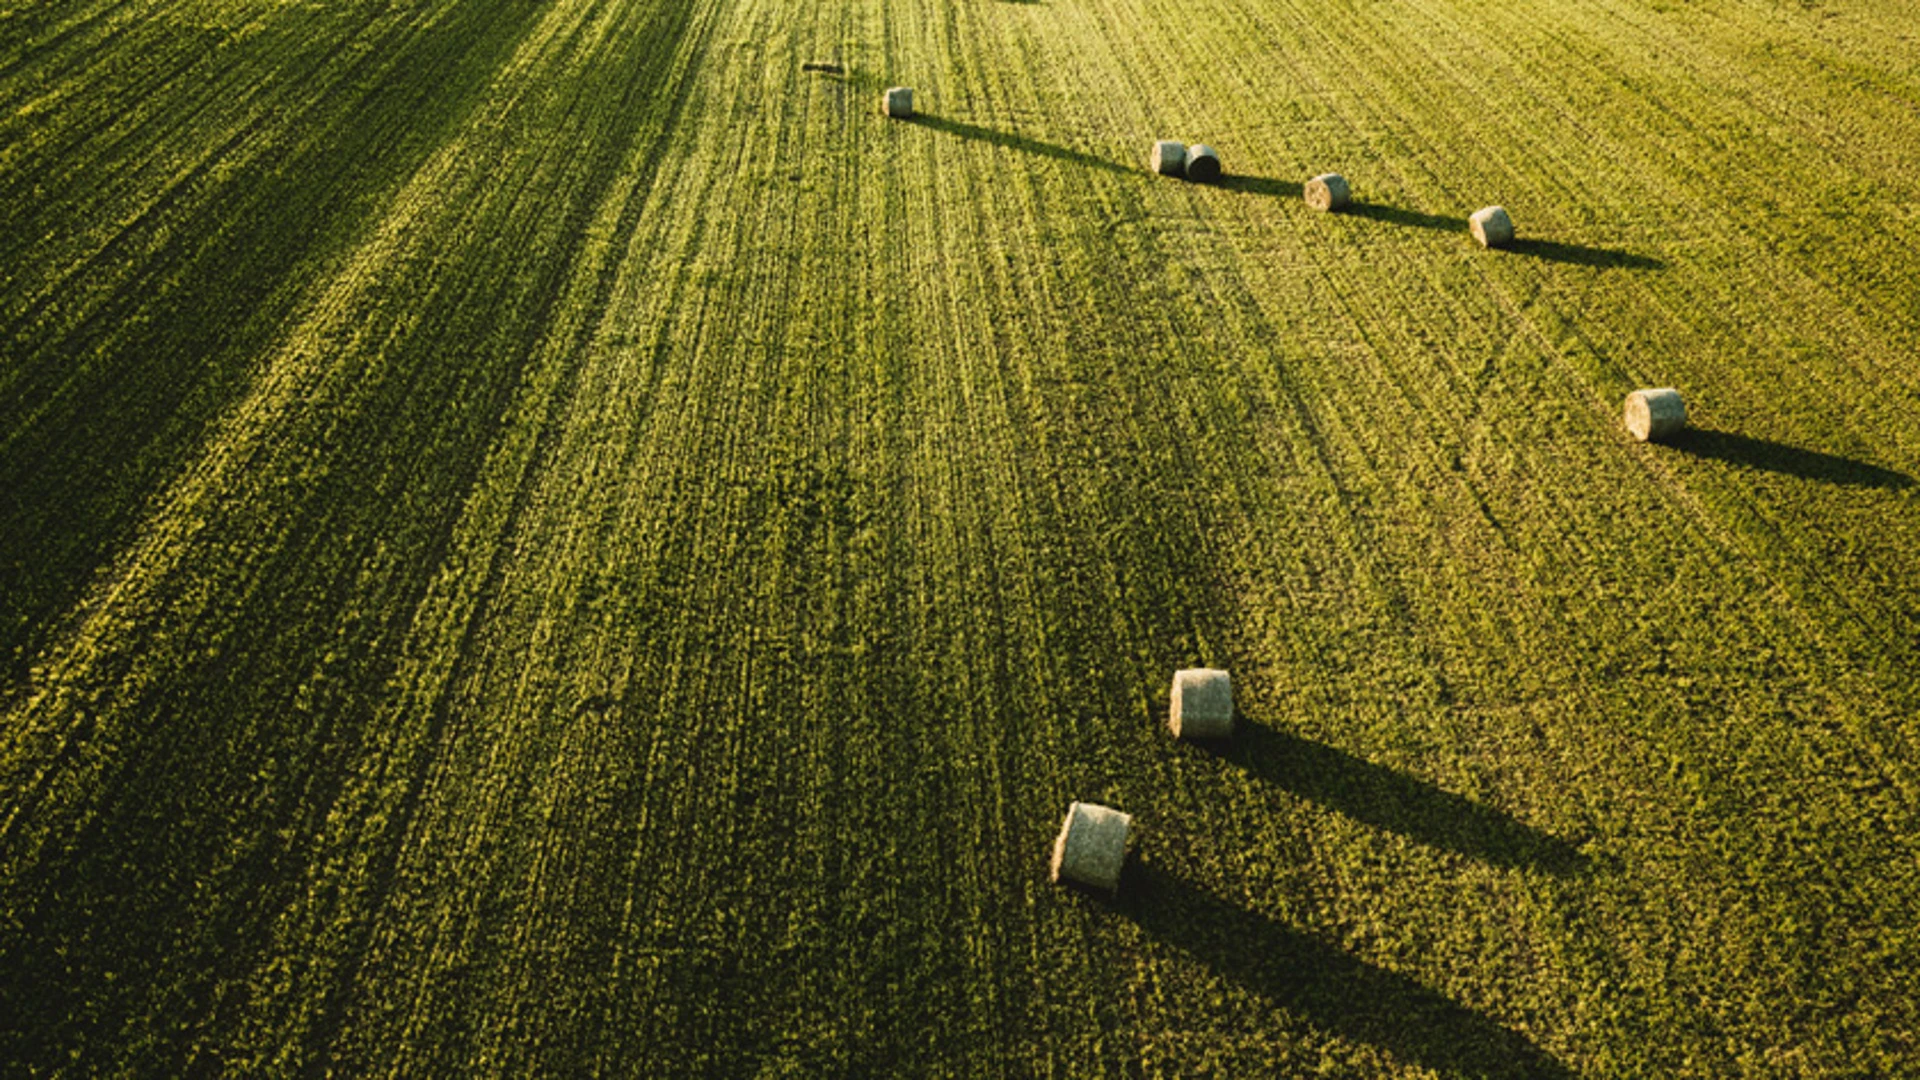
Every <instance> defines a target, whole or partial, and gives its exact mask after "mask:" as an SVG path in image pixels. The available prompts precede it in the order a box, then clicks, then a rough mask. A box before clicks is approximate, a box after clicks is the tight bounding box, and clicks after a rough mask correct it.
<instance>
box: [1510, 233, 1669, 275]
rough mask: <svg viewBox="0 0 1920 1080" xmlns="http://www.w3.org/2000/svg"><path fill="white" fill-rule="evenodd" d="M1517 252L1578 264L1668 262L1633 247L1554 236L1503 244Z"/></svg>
mask: <svg viewBox="0 0 1920 1080" xmlns="http://www.w3.org/2000/svg"><path fill="white" fill-rule="evenodd" d="M1501 250H1503V251H1511V252H1513V253H1514V254H1515V255H1526V256H1529V257H1531V258H1535V259H1545V260H1547V261H1548V262H1559V263H1572V264H1574V265H1576V266H1596V267H1602V268H1606V267H1617V268H1620V269H1624V270H1664V269H1666V268H1667V264H1666V263H1665V262H1664V261H1662V260H1660V259H1656V258H1653V257H1651V256H1648V255H1635V254H1634V253H1633V252H1631V251H1618V250H1615V249H1613V248H1599V247H1587V246H1585V245H1583V244H1562V243H1558V242H1556V241H1553V240H1515V241H1514V242H1513V243H1511V244H1508V245H1507V246H1506V247H1504V248H1502V249H1501Z"/></svg>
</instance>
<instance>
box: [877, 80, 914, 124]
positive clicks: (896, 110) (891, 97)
mask: <svg viewBox="0 0 1920 1080" xmlns="http://www.w3.org/2000/svg"><path fill="white" fill-rule="evenodd" d="M881 107H882V109H883V110H884V111H885V112H886V114H887V115H888V116H891V117H893V118H894V119H896V120H905V119H906V118H908V117H910V116H912V115H913V87H911V86H895V87H890V88H888V90H887V96H886V101H885V103H884V104H883V105H882V106H881Z"/></svg>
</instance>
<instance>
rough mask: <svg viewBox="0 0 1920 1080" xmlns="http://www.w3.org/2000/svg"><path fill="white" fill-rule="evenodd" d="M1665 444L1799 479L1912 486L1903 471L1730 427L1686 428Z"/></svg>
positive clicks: (1680, 449) (1695, 453)
mask: <svg viewBox="0 0 1920 1080" xmlns="http://www.w3.org/2000/svg"><path fill="white" fill-rule="evenodd" d="M1667 445H1669V446H1672V447H1673V448H1674V449H1675V450H1679V451H1681V452H1683V453H1687V454H1692V455H1693V456H1695V457H1703V458H1712V459H1714V460H1716V461H1725V462H1728V463H1730V464H1733V465H1744V466H1746V467H1747V468H1750V469H1763V470H1765V471H1767V472H1776V473H1783V474H1785V475H1787V476H1797V477H1799V478H1801V479H1802V480H1819V481H1821V482H1823V483H1828V484H1843V485H1847V486H1850V487H1877V488H1906V487H1912V486H1913V477H1911V476H1908V475H1907V474H1906V473H1902V472H1895V471H1894V470H1892V469H1883V468H1881V467H1880V466H1878V465H1869V464H1867V463H1866V462H1864V461H1855V460H1854V459H1853V458H1849V457H1841V456H1840V455H1839V454H1828V453H1825V452H1823V451H1819V450H1807V449H1803V448H1802V447H1798V446H1788V445H1787V444H1786V443H1779V442H1774V441H1773V440H1771V439H1756V438H1753V437H1751V436H1748V435H1736V434H1734V433H1733V432H1731V431H1713V430H1710V429H1706V428H1689V429H1687V430H1685V431H1682V432H1681V433H1680V434H1678V435H1676V436H1674V437H1673V438H1671V439H1669V440H1668V441H1667Z"/></svg>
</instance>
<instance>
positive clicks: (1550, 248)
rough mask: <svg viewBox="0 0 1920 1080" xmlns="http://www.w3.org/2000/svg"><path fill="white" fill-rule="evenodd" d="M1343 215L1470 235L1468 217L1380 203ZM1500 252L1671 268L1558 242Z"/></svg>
mask: <svg viewBox="0 0 1920 1080" xmlns="http://www.w3.org/2000/svg"><path fill="white" fill-rule="evenodd" d="M1341 213H1343V214H1346V215H1348V216H1350V217H1357V218H1366V219H1368V220H1370V221H1384V222H1386V223H1387V224H1389V225H1402V226H1405V227H1407V228H1410V229H1433V230H1435V231H1437V232H1466V231H1467V219H1466V218H1465V217H1464V216H1460V215H1443V214H1425V213H1421V212H1420V211H1418V210H1407V209H1403V208H1401V207H1398V206H1381V205H1380V204H1378V203H1353V204H1350V205H1349V206H1348V207H1347V208H1346V209H1345V210H1342V211H1341ZM1500 250H1502V251H1508V252H1512V253H1513V254H1515V255H1525V256H1528V257H1529V258H1534V259H1545V260H1546V261H1548V262H1560V263H1572V264H1574V265H1576V266H1594V267H1603V268H1604V267H1616V268H1620V269H1626V270H1664V269H1666V266H1667V264H1666V263H1665V262H1663V261H1662V260H1660V259H1656V258H1653V257H1651V256H1647V255H1636V254H1634V253H1633V252H1631V251H1619V250H1616V249H1614V248H1600V247H1588V246H1586V245H1584V244H1563V243H1560V242H1559V241H1557V240H1515V241H1514V242H1513V243H1511V244H1508V245H1506V246H1505V247H1503V248H1501V249H1500Z"/></svg>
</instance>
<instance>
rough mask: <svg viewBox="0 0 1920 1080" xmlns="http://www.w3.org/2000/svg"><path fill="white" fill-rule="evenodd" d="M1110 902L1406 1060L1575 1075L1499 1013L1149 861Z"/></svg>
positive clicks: (1327, 1023)
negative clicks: (1369, 960) (1504, 1023)
mask: <svg viewBox="0 0 1920 1080" xmlns="http://www.w3.org/2000/svg"><path fill="white" fill-rule="evenodd" d="M1113 908H1114V910H1115V911H1117V912H1118V913H1120V914H1122V915H1124V916H1126V917H1127V918H1130V919H1132V920H1133V921H1134V922H1135V923H1137V924H1139V926H1140V928H1141V929H1142V930H1144V931H1146V932H1147V933H1148V934H1151V935H1152V936H1154V937H1155V938H1158V939H1160V940H1162V941H1165V942H1167V943H1168V944H1170V945H1172V946H1174V947H1175V948H1178V949H1180V950H1181V951H1183V952H1186V953H1188V954H1190V955H1192V956H1193V957H1194V958H1195V959H1197V960H1199V961H1200V962H1201V963H1203V964H1205V965H1206V966H1207V967H1209V968H1211V969H1213V970H1214V971H1215V972H1217V973H1218V974H1219V975H1220V976H1221V977H1223V978H1226V979H1230V980H1232V981H1233V982H1235V983H1238V984H1239V985H1240V986H1242V987H1244V988H1246V989H1247V990H1248V991H1250V992H1252V993H1254V994H1257V995H1259V996H1260V997H1263V998H1265V999H1267V1000H1268V1001H1271V1002H1272V1003H1274V1004H1275V1005H1278V1006H1280V1007H1281V1008H1284V1009H1287V1010H1288V1011H1290V1012H1294V1013H1297V1014H1299V1015H1300V1016H1301V1017H1302V1018H1303V1019H1305V1020H1307V1021H1308V1022H1310V1023H1312V1024H1313V1025H1314V1026H1316V1027H1319V1028H1321V1029H1323V1030H1325V1031H1327V1032H1329V1033H1331V1034H1334V1035H1337V1036H1339V1037H1340V1038H1343V1039H1347V1040H1350V1041H1353V1042H1362V1043H1367V1044H1369V1045H1372V1046H1377V1047H1380V1048H1381V1049H1383V1050H1386V1051H1387V1052H1388V1053H1390V1054H1392V1055H1393V1056H1394V1057H1396V1058H1399V1059H1401V1060H1402V1061H1406V1062H1410V1063H1415V1064H1418V1065H1420V1066H1423V1067H1425V1068H1427V1069H1431V1070H1432V1071H1434V1072H1436V1073H1442V1074H1445V1075H1449V1076H1473V1077H1527V1078H1562V1077H1571V1076H1572V1075H1573V1073H1572V1072H1570V1071H1569V1070H1568V1069H1567V1067H1566V1066H1564V1065H1562V1064H1561V1063H1560V1062H1558V1061H1556V1060H1555V1059H1554V1058H1553V1057H1551V1056H1550V1055H1548V1054H1547V1053H1546V1052H1545V1051H1543V1050H1541V1049H1540V1048H1539V1047H1537V1046H1535V1045H1533V1043H1531V1042H1529V1041H1528V1040H1527V1039H1526V1038H1525V1037H1524V1036H1522V1035H1520V1034H1519V1033H1518V1032H1515V1031H1512V1030H1510V1029H1508V1028H1506V1027H1503V1026H1501V1025H1500V1024H1499V1023H1498V1022H1497V1021H1495V1020H1493V1019H1491V1018H1489V1017H1487V1016H1485V1015H1483V1014H1481V1013H1478V1012H1475V1011H1474V1010H1472V1009H1469V1008H1467V1007H1466V1006H1464V1005H1461V1004H1459V1003H1458V1002H1456V1001H1453V1000H1452V999H1450V998H1448V997H1446V996H1445V995H1443V994H1440V993H1437V992H1436V991H1433V990H1430V989H1428V988H1427V987H1425V986H1422V985H1421V984H1420V983H1419V982H1417V981H1415V980H1413V979H1411V978H1409V977H1407V976H1405V975H1401V974H1398V973H1396V972H1392V971H1388V970H1386V969H1385V968H1381V967H1376V966H1374V965H1372V964H1369V963H1367V962H1366V961H1364V960H1361V959H1359V958H1358V957H1355V956H1353V955H1351V954H1349V953H1347V952H1345V951H1343V950H1342V949H1340V948H1338V947H1337V946H1334V945H1330V944H1328V943H1326V942H1324V941H1321V940H1319V939H1317V938H1314V937H1312V936H1310V935H1308V934H1305V933H1302V932H1301V931H1299V930H1296V929H1294V928H1292V927H1290V926H1285V925H1283V924H1281V923H1277V922H1275V921H1273V920H1272V919H1269V918H1266V917H1265V916H1262V915H1259V914H1257V913H1255V912H1251V911H1247V910H1246V909H1244V908H1241V907H1239V906H1237V905H1235V904H1231V903H1228V902H1227V901H1225V900H1222V899H1221V898H1219V897H1217V896H1214V895H1212V894H1211V893H1208V892H1206V891H1205V890H1202V889H1200V888H1198V887H1196V886H1195V885H1193V884H1191V883H1189V882H1187V881H1184V880H1182V879H1180V878H1179V877H1177V876H1175V875H1173V874H1171V873H1169V872H1167V871H1164V870H1161V869H1159V868H1157V867H1154V866H1153V865H1151V864H1148V863H1145V862H1135V863H1132V864H1130V865H1128V867H1127V870H1126V876H1125V879H1124V880H1123V881H1122V883H1121V887H1120V893H1119V895H1118V896H1117V897H1115V899H1114V902H1113Z"/></svg>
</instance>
